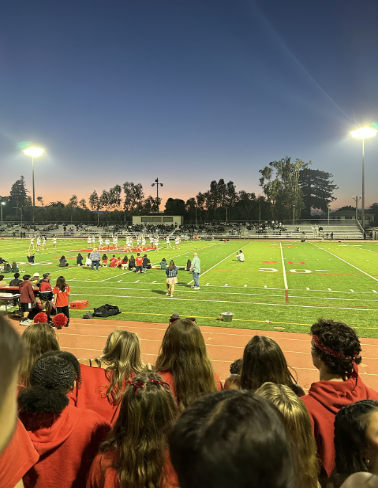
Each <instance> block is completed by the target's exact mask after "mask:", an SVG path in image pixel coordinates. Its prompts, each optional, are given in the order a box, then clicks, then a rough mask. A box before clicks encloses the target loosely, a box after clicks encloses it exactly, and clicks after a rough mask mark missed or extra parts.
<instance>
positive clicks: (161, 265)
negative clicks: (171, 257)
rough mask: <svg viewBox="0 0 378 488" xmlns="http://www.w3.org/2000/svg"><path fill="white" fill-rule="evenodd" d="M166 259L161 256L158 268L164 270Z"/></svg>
mask: <svg viewBox="0 0 378 488" xmlns="http://www.w3.org/2000/svg"><path fill="white" fill-rule="evenodd" d="M167 266H168V265H167V260H166V259H165V258H163V259H162V260H161V261H160V269H164V270H166V269H167Z"/></svg>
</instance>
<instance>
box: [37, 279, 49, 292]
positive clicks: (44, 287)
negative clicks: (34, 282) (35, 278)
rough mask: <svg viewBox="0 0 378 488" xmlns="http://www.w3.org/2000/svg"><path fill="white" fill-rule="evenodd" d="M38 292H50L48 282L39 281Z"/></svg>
mask: <svg viewBox="0 0 378 488" xmlns="http://www.w3.org/2000/svg"><path fill="white" fill-rule="evenodd" d="M39 289H40V291H52V287H51V284H50V283H49V282H48V281H44V280H43V281H41V284H40V285H39Z"/></svg>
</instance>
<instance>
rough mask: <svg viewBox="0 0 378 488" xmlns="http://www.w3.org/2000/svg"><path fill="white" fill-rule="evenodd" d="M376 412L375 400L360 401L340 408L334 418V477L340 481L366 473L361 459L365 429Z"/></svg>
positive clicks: (366, 469)
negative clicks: (359, 473)
mask: <svg viewBox="0 0 378 488" xmlns="http://www.w3.org/2000/svg"><path fill="white" fill-rule="evenodd" d="M377 410H378V402H377V401H375V400H361V401H359V402H356V403H352V404H351V405H347V406H346V407H344V408H342V409H341V410H340V411H339V412H338V413H337V415H336V418H335V449H336V457H335V463H336V469H335V473H334V475H337V476H338V477H341V478H342V479H341V481H342V480H343V479H344V478H347V477H348V476H350V475H351V474H353V473H358V472H361V471H365V472H368V471H369V469H368V467H367V465H366V462H365V459H364V457H363V451H364V448H365V447H366V445H367V443H366V429H367V428H368V426H369V423H370V417H371V414H372V413H373V412H375V411H377Z"/></svg>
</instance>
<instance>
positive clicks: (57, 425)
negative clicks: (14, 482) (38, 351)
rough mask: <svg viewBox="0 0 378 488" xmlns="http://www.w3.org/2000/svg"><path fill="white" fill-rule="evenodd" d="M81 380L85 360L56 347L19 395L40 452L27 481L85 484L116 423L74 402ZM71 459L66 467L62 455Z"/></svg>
mask: <svg viewBox="0 0 378 488" xmlns="http://www.w3.org/2000/svg"><path fill="white" fill-rule="evenodd" d="M75 382H76V383H78V384H80V382H81V374H80V365H79V362H78V360H77V359H76V358H75V356H74V355H73V354H71V353H69V352H66V351H64V352H63V351H50V352H47V353H45V354H43V355H42V356H41V357H40V358H38V359H37V361H36V362H35V363H34V366H33V367H32V369H31V372H30V385H29V386H28V387H27V388H24V389H22V390H21V392H20V394H19V396H18V402H19V408H20V411H19V418H20V420H21V422H22V423H23V424H24V427H25V428H26V430H27V432H28V434H29V437H30V440H31V441H32V443H33V445H34V447H35V449H36V450H37V452H38V453H39V454H40V459H39V461H38V462H37V463H36V464H35V465H34V466H33V468H32V469H31V470H30V471H29V472H28V474H27V476H26V477H25V478H24V483H25V485H26V487H31V486H35V480H38V486H41V487H48V486H51V487H52V486H59V487H60V488H72V487H73V486H77V487H79V486H80V487H84V486H85V483H86V478H87V475H88V472H89V469H90V465H91V462H92V460H93V459H94V457H95V456H96V454H97V452H98V449H99V447H100V444H101V443H102V442H103V441H104V439H105V437H106V435H107V434H108V432H109V430H110V425H109V423H108V422H106V421H105V419H103V418H102V417H101V415H99V414H98V413H96V412H94V411H93V410H86V409H81V408H76V407H74V406H73V405H70V404H69V399H68V397H67V394H68V393H69V392H70V391H72V390H73V389H74V387H75ZM63 459H64V460H65V461H66V462H65V463H64V468H63V469H62V467H61V463H62V460H63Z"/></svg>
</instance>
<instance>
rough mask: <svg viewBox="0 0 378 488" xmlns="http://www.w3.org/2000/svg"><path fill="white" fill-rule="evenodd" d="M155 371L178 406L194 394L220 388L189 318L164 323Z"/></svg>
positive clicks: (211, 391) (202, 343) (201, 338)
mask: <svg viewBox="0 0 378 488" xmlns="http://www.w3.org/2000/svg"><path fill="white" fill-rule="evenodd" d="M155 371H157V373H158V374H160V375H161V377H162V378H163V380H164V381H166V382H167V383H168V384H169V385H170V387H171V390H172V394H173V396H174V397H175V398H176V400H177V403H178V404H179V406H180V408H182V409H184V408H186V407H188V406H189V405H190V404H191V403H193V402H194V400H197V398H199V397H201V396H203V395H206V394H208V393H215V392H216V391H217V390H221V389H222V383H221V381H220V379H219V377H218V375H216V374H215V373H214V370H213V365H212V363H211V360H210V358H209V356H208V355H207V350H206V344H205V340H204V338H203V335H202V332H201V329H200V328H199V327H198V325H197V324H196V323H195V322H193V321H192V320H190V319H178V320H175V321H174V322H172V323H171V324H170V325H169V326H168V328H167V330H166V331H165V335H164V338H163V342H162V343H161V347H160V351H159V355H158V357H157V359H156V363H155Z"/></svg>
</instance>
